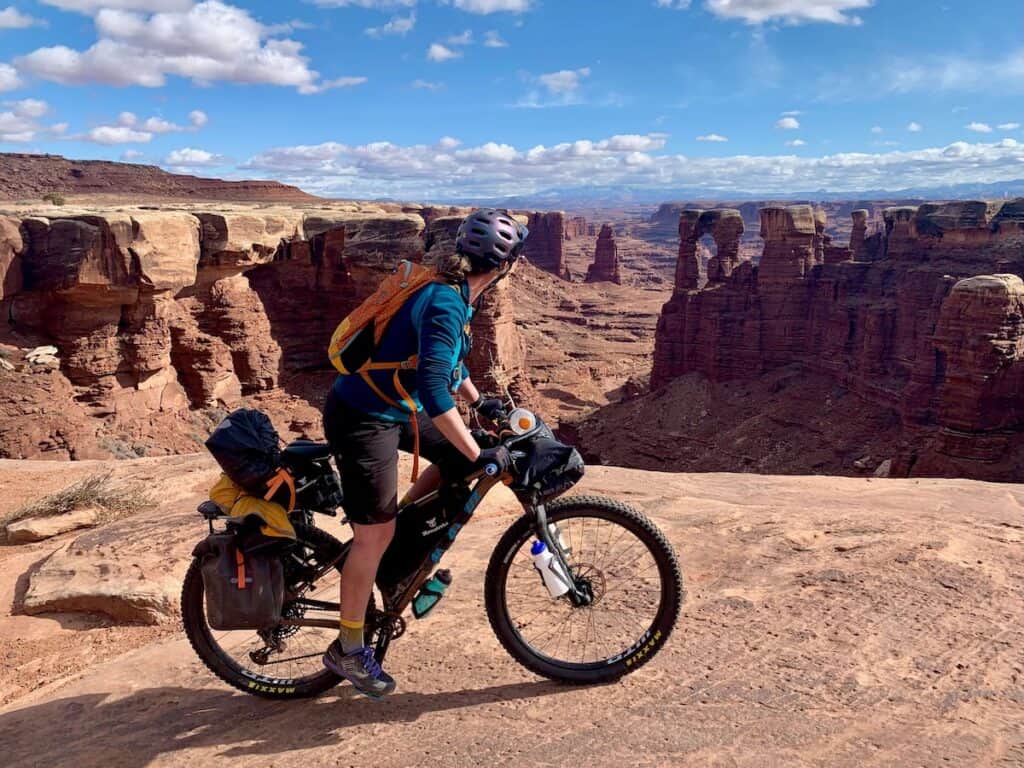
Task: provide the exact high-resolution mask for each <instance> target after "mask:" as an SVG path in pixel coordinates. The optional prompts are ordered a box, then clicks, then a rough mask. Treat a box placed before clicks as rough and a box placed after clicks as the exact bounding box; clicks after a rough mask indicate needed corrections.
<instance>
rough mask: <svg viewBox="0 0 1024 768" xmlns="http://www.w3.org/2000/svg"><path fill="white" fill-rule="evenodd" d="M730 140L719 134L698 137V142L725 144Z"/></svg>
mask: <svg viewBox="0 0 1024 768" xmlns="http://www.w3.org/2000/svg"><path fill="white" fill-rule="evenodd" d="M728 140H729V139H728V137H726V136H722V135H721V134H719V133H709V134H706V135H704V136H698V137H697V141H711V142H725V141H728Z"/></svg>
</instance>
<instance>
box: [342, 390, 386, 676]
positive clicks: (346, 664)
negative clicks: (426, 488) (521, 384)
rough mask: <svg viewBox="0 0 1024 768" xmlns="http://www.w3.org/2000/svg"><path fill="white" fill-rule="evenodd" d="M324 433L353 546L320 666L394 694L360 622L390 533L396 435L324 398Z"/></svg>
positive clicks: (363, 416)
mask: <svg viewBox="0 0 1024 768" xmlns="http://www.w3.org/2000/svg"><path fill="white" fill-rule="evenodd" d="M324 431H325V432H326V434H327V439H328V441H329V442H330V444H331V448H332V450H334V451H335V455H336V458H337V462H338V467H339V469H340V470H341V477H342V481H341V482H342V491H343V494H344V501H343V503H342V506H343V508H344V510H345V515H346V516H347V517H348V519H349V521H350V523H351V524H352V532H353V537H352V546H351V549H350V550H349V554H348V557H347V558H346V560H345V565H344V567H343V568H342V572H341V626H340V628H339V635H338V640H337V641H335V642H334V643H332V644H331V647H330V648H329V649H328V651H327V654H326V655H325V657H324V663H325V664H326V665H327V666H328V667H329V668H330V669H331V670H332V671H334V672H335V673H336V674H340V675H342V676H343V677H345V678H347V679H348V680H350V681H351V682H352V683H353V684H354V685H355V686H356V688H357V689H358V690H359V691H360V692H362V693H365V694H366V695H368V696H383V695H385V694H387V693H389V692H390V691H392V690H394V687H395V682H394V680H393V679H392V678H391V677H390V676H388V675H387V674H385V673H384V672H383V671H382V670H381V669H380V667H379V665H377V664H376V662H375V661H374V660H373V652H372V650H370V649H368V648H365V647H364V645H365V636H364V632H363V622H364V620H365V616H366V606H367V604H368V603H369V600H370V593H371V592H372V590H373V582H374V578H375V577H376V575H377V568H378V567H379V565H380V560H381V557H382V556H383V554H384V551H385V550H386V549H387V547H388V544H390V542H391V539H392V537H393V536H394V531H395V514H396V512H397V499H396V496H397V486H398V440H399V429H398V426H397V425H395V424H391V423H389V422H382V421H377V420H375V419H372V418H369V417H366V416H365V415H363V414H361V413H359V412H357V411H353V410H352V409H350V408H347V407H345V406H344V405H343V404H341V403H338V402H335V401H334V400H333V398H331V397H328V402H327V405H326V406H325V408H324Z"/></svg>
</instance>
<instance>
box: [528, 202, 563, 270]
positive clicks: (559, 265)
mask: <svg viewBox="0 0 1024 768" xmlns="http://www.w3.org/2000/svg"><path fill="white" fill-rule="evenodd" d="M527 226H528V227H529V228H530V236H529V238H527V240H526V250H525V254H524V255H525V256H526V258H528V259H529V260H530V263H532V264H534V265H535V266H537V267H540V268H541V269H543V270H545V271H547V272H551V273H552V274H553V275H557V276H558V277H561V278H563V279H565V280H568V279H570V275H569V268H568V267H567V266H566V264H565V251H564V249H563V245H562V241H563V240H564V239H565V214H564V213H562V212H561V211H555V212H552V213H544V212H539V211H534V212H533V213H531V214H530V215H529V220H528V222H527Z"/></svg>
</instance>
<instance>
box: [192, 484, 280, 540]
mask: <svg viewBox="0 0 1024 768" xmlns="http://www.w3.org/2000/svg"><path fill="white" fill-rule="evenodd" d="M210 500H211V501H213V502H214V503H215V504H216V505H217V506H218V507H220V508H221V509H222V510H224V511H225V512H227V513H228V514H229V515H231V517H247V516H248V515H256V516H257V517H258V518H259V519H260V520H262V521H263V527H262V528H261V529H260V530H261V532H262V533H263V535H264V536H276V537H279V538H283V539H294V538H295V528H293V527H292V523H291V520H289V519H288V513H287V512H286V511H285V509H284V507H282V506H281V505H280V504H278V503H277V502H274V501H267V500H265V499H260V498H257V497H255V496H250V495H248V494H247V493H246V492H245V489H243V488H242V486H240V485H237V484H236V483H235V482H233V481H232V480H231V478H230V477H228V476H227V475H225V474H221V476H220V478H219V479H218V480H217V482H216V484H214V486H213V488H211V489H210Z"/></svg>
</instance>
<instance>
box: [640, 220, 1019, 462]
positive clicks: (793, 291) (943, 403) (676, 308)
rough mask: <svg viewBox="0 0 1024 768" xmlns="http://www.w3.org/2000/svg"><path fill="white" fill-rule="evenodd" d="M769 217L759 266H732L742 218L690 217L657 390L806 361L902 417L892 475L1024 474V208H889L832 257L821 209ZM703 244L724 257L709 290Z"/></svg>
mask: <svg viewBox="0 0 1024 768" xmlns="http://www.w3.org/2000/svg"><path fill="white" fill-rule="evenodd" d="M760 216H761V237H762V238H763V240H764V252H763V255H762V256H761V259H760V263H759V264H758V265H757V266H754V265H753V264H752V263H750V262H742V263H737V262H736V260H735V259H734V258H733V256H732V254H733V251H732V245H731V243H732V242H733V240H734V238H735V237H736V236H737V230H738V232H740V233H741V232H742V218H741V216H740V215H739V212H738V211H706V212H705V211H695V210H686V211H683V212H682V214H681V215H680V225H679V231H680V238H681V239H680V256H679V266H678V270H677V277H676V289H675V293H674V295H673V297H672V298H671V299H670V300H669V301H668V303H666V304H665V306H664V308H663V312H662V317H661V320H660V321H659V325H658V331H657V338H656V347H655V361H654V370H653V373H652V378H651V383H652V386H653V387H654V388H659V387H664V386H665V385H666V384H667V383H669V382H670V381H672V380H674V379H676V378H677V377H680V376H683V375H685V374H688V373H693V372H697V373H701V374H703V375H705V376H707V377H708V378H709V379H710V380H711V381H713V382H726V381H734V380H755V379H758V378H759V377H761V376H762V375H764V374H766V373H767V372H770V371H772V370H775V369H780V368H782V367H784V366H790V365H793V364H799V365H801V366H803V367H804V368H806V369H807V370H808V371H810V372H813V373H815V374H823V375H825V376H827V377H829V378H830V379H831V380H833V381H834V382H835V383H836V384H837V385H841V386H843V387H847V388H849V389H850V390H852V391H853V392H855V393H856V394H857V395H859V396H860V397H862V398H863V399H864V400H865V401H867V402H869V403H873V404H875V405H877V406H881V407H886V408H892V409H894V410H895V411H896V412H897V413H898V414H899V418H900V423H901V427H902V429H901V432H900V437H901V439H902V442H901V444H900V445H899V446H893V448H892V450H893V452H894V453H895V456H894V463H893V471H894V472H897V473H899V474H904V475H905V474H915V475H966V476H971V477H985V478H990V479H1018V480H1019V479H1021V478H1022V477H1024V456H1022V453H1021V446H1022V444H1024V440H1022V438H1024V388H1022V386H1021V384H1022V382H1024V379H1022V376H1024V304H1022V301H1024V283H1022V282H1021V279H1020V276H1021V275H1024V200H1015V201H1010V202H1005V203H986V202H964V203H949V204H941V205H940V204H926V205H923V206H920V207H918V208H913V207H897V208H890V209H887V210H886V211H885V223H886V230H885V233H884V234H881V235H877V236H874V237H873V238H865V225H866V220H867V216H866V214H865V213H864V212H861V211H854V212H853V214H852V219H853V227H852V238H851V243H850V246H849V247H848V248H842V247H837V246H833V245H832V243H831V241H830V238H828V236H826V235H825V234H824V229H825V226H824V225H825V222H824V221H823V217H822V216H821V215H820V213H819V214H816V212H815V211H814V210H813V209H812V208H811V207H810V206H808V205H801V206H789V207H770V208H764V209H762V210H761V214H760ZM730 222H735V224H731V223H730ZM705 232H710V233H711V234H712V236H713V237H714V238H715V240H716V242H717V243H718V257H717V263H714V264H712V263H710V262H709V265H708V284H707V286H706V287H705V288H703V289H702V290H698V289H697V267H696V256H695V251H694V243H695V242H696V240H697V239H698V238H699V237H700V235H702V234H703V233H705ZM715 261H716V260H712V262H715ZM807 407H808V408H814V403H807Z"/></svg>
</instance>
